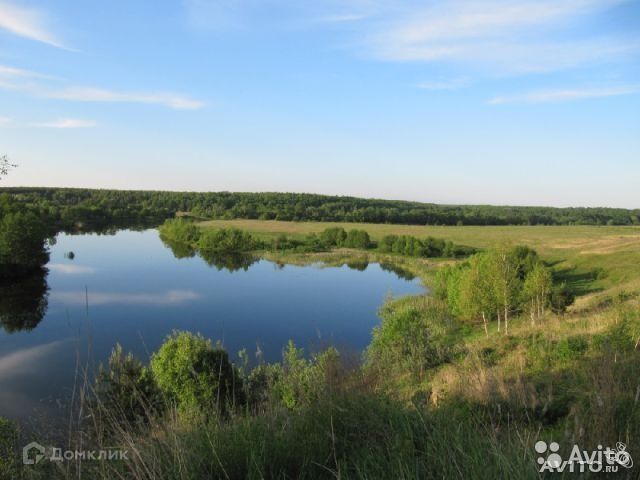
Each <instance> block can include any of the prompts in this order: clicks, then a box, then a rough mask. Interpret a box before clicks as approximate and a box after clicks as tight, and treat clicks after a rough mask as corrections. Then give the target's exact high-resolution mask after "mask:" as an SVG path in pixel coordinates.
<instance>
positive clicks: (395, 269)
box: [380, 263, 416, 281]
mask: <svg viewBox="0 0 640 480" xmlns="http://www.w3.org/2000/svg"><path fill="white" fill-rule="evenodd" d="M380 268H381V269H382V270H384V271H385V272H392V273H395V274H396V275H397V276H398V277H399V278H402V279H403V280H409V281H411V280H413V279H415V278H416V276H415V275H414V274H413V273H411V272H410V271H408V270H405V269H404V268H402V267H399V266H397V265H394V264H393V263H381V264H380Z"/></svg>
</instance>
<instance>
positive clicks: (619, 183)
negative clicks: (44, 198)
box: [0, 0, 640, 208]
mask: <svg viewBox="0 0 640 480" xmlns="http://www.w3.org/2000/svg"><path fill="white" fill-rule="evenodd" d="M1 154H6V155H8V157H9V158H10V160H11V161H12V163H15V164H18V167H17V168H15V169H14V170H12V171H11V172H10V173H9V175H8V176H7V177H6V178H3V179H2V180H0V186H72V187H97V188H121V189H157V190H189V191H221V190H225V191H290V192H313V193H325V194H338V195H353V196H361V197H374V198H388V199H405V200H417V201H425V202H435V203H447V204H469V203H473V204H494V205H552V206H612V207H627V208H639V207H640V188H639V187H638V185H639V184H640V1H638V0H441V1H428V0H427V1H413V0H340V1H338V0H314V1H304V0H303V1H301V0H154V1H151V0H147V1H143V0H140V1H131V0H126V1H121V0H110V1H108V2H104V1H97V0H82V1H79V0H78V1H71V0H40V1H26V0H22V1H21V0H0V155H1Z"/></svg>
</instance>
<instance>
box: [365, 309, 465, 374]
mask: <svg viewBox="0 0 640 480" xmlns="http://www.w3.org/2000/svg"><path fill="white" fill-rule="evenodd" d="M379 315H380V317H381V319H382V323H381V325H380V326H379V327H376V328H374V330H373V340H372V342H371V344H370V345H369V347H368V348H367V351H366V361H367V366H368V367H370V368H373V369H374V370H376V371H380V372H389V373H390V374H391V373H392V372H402V371H410V372H412V373H413V374H414V375H416V376H418V377H421V376H422V374H423V373H424V371H425V370H426V369H428V368H433V367H436V366H438V365H441V364H443V363H446V362H449V361H451V360H452V359H453V358H454V356H455V354H456V353H457V348H458V347H457V346H456V343H457V340H458V335H457V334H458V331H457V329H456V328H455V325H454V324H453V322H452V320H451V319H450V318H449V317H448V315H447V312H446V308H445V307H444V305H443V304H442V302H439V301H437V300H434V299H432V298H429V297H404V298H400V299H398V300H395V301H392V302H387V303H385V305H384V306H383V307H382V309H381V310H380V313H379Z"/></svg>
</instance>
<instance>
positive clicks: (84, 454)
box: [22, 442, 129, 465]
mask: <svg viewBox="0 0 640 480" xmlns="http://www.w3.org/2000/svg"><path fill="white" fill-rule="evenodd" d="M33 452H35V455H33ZM128 455H129V451H128V450H120V449H117V448H112V447H107V448H105V449H101V450H63V449H62V448H56V447H44V446H42V445H40V444H39V443H38V442H31V443H30V444H28V445H25V447H24V448H23V449H22V463H24V464H25V465H36V464H38V463H40V462H41V461H42V460H44V459H47V460H49V461H50V462H63V461H84V460H129V457H128Z"/></svg>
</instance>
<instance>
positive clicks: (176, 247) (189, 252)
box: [160, 236, 196, 260]
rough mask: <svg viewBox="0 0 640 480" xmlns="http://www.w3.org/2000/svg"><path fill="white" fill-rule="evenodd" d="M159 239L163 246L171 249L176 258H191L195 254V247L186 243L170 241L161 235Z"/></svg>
mask: <svg viewBox="0 0 640 480" xmlns="http://www.w3.org/2000/svg"><path fill="white" fill-rule="evenodd" d="M160 240H162V243H163V244H164V246H165V247H167V248H168V249H169V250H171V253H173V256H174V257H176V258H177V259H178V260H180V259H181V258H192V257H195V255H196V250H195V248H193V247H191V246H189V245H187V244H186V243H181V242H172V241H170V240H166V239H165V238H163V237H162V236H160Z"/></svg>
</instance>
